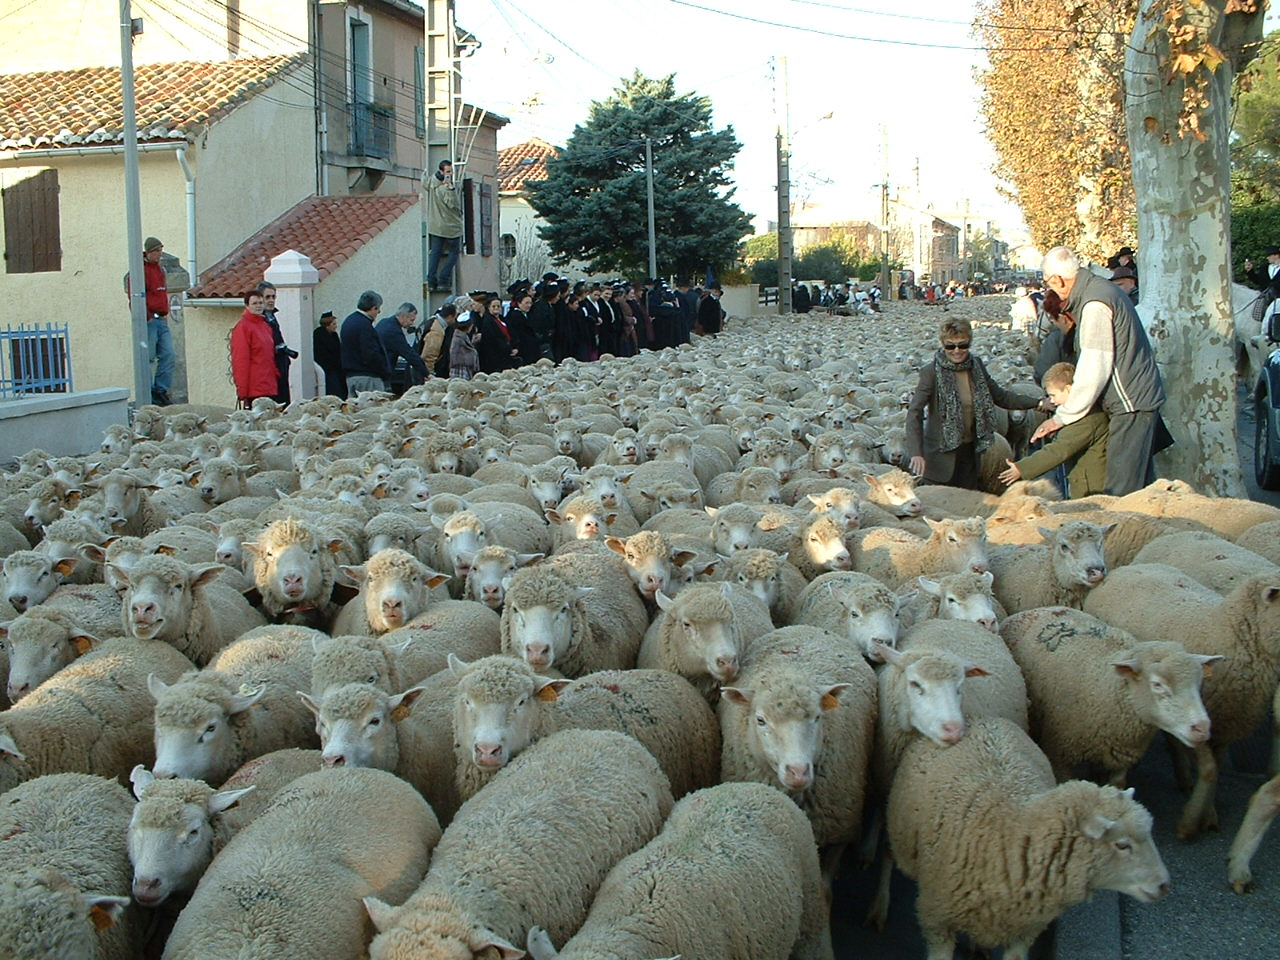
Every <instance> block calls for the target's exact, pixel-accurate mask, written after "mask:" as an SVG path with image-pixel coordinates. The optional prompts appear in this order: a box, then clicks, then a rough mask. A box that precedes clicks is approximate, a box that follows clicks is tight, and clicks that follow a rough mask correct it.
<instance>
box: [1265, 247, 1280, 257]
mask: <svg viewBox="0 0 1280 960" xmlns="http://www.w3.org/2000/svg"><path fill="white" fill-rule="evenodd" d="M1266 255H1267V256H1268V257H1272V256H1277V255H1280V247H1267V253H1266Z"/></svg>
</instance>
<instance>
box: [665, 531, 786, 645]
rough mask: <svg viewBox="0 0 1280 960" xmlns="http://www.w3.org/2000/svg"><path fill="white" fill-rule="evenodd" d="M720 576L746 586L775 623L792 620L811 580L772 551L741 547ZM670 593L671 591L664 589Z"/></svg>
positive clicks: (729, 559) (725, 562) (777, 624)
mask: <svg viewBox="0 0 1280 960" xmlns="http://www.w3.org/2000/svg"><path fill="white" fill-rule="evenodd" d="M717 576H718V577H719V578H720V579H723V580H727V581H728V582H730V583H736V584H738V586H740V587H745V588H746V589H748V590H750V591H751V592H752V593H754V594H755V595H756V596H757V597H759V598H760V599H761V600H763V601H764V602H765V603H766V604H767V605H768V607H769V614H770V616H772V617H773V622H774V625H775V626H779V627H783V626H786V625H787V624H789V623H791V622H792V620H793V618H794V617H795V615H796V614H797V613H798V612H799V610H800V595H801V594H802V593H803V592H804V590H805V588H806V587H808V585H809V584H808V582H807V581H806V580H805V578H804V574H802V573H801V572H800V571H799V570H797V569H796V568H795V565H794V564H792V563H791V562H790V561H788V560H787V559H786V558H785V557H781V556H779V555H778V554H777V553H775V552H774V551H772V550H764V549H754V550H739V551H737V552H735V553H733V554H731V555H730V556H729V558H728V559H727V560H725V561H724V565H723V568H722V569H720V570H719V571H718V572H717ZM664 592H666V593H670V591H669V590H668V591H664Z"/></svg>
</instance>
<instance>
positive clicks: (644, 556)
mask: <svg viewBox="0 0 1280 960" xmlns="http://www.w3.org/2000/svg"><path fill="white" fill-rule="evenodd" d="M604 545H605V546H606V547H608V548H609V549H610V550H612V551H613V552H614V553H616V554H618V556H620V557H622V559H623V561H624V562H625V563H626V565H627V573H628V574H629V575H630V576H631V580H632V582H633V583H634V584H635V588H636V591H637V592H638V593H639V594H640V596H642V597H644V598H645V599H646V600H652V599H653V598H654V597H655V596H657V594H658V593H659V592H662V593H665V594H667V596H672V595H673V594H674V593H675V590H674V589H673V587H672V584H673V583H674V582H675V579H674V573H675V570H676V568H680V567H683V566H684V565H685V564H686V563H688V562H689V561H691V560H693V559H695V558H696V557H697V553H696V552H695V551H693V550H685V549H680V548H678V547H676V546H674V545H673V544H672V542H671V540H670V539H669V538H667V537H665V536H663V535H662V534H661V533H657V532H655V531H653V530H642V531H640V532H639V533H634V534H632V535H631V536H629V537H605V540H604Z"/></svg>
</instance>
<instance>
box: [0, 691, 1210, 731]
mask: <svg viewBox="0 0 1280 960" xmlns="http://www.w3.org/2000/svg"><path fill="white" fill-rule="evenodd" d="M9 699H10V700H12V699H13V696H12V695H10V697H9ZM1188 732H1189V733H1190V736H1189V737H1188V738H1187V739H1189V740H1190V741H1191V742H1192V743H1204V742H1205V741H1206V740H1208V739H1209V721H1208V720H1200V721H1197V722H1195V723H1193V724H1191V726H1190V728H1189V730H1188Z"/></svg>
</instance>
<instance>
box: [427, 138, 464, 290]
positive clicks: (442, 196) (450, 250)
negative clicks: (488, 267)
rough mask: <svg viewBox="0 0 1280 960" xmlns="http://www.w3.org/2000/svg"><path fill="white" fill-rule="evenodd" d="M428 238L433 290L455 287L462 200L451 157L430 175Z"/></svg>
mask: <svg viewBox="0 0 1280 960" xmlns="http://www.w3.org/2000/svg"><path fill="white" fill-rule="evenodd" d="M427 239H428V243H429V252H428V254H427V282H428V283H429V284H430V285H431V289H432V290H452V289H453V268H454V267H456V266H457V265H458V255H459V254H460V253H461V252H462V200H461V198H460V197H459V196H458V191H457V189H455V187H454V185H453V163H452V162H451V161H449V160H441V161H440V166H439V167H438V168H437V169H436V171H435V172H434V173H432V174H430V175H429V176H428V177H427ZM442 261H443V262H442Z"/></svg>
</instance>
